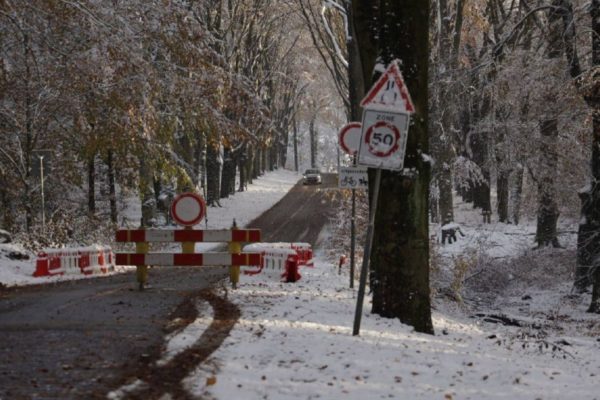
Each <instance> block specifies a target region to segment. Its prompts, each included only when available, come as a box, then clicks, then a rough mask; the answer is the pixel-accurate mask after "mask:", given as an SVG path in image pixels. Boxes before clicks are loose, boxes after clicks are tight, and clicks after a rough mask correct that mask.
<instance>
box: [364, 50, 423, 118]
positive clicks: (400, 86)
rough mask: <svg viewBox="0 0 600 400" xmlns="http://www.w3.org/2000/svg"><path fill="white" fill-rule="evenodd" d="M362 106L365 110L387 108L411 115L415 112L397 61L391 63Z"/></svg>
mask: <svg viewBox="0 0 600 400" xmlns="http://www.w3.org/2000/svg"><path fill="white" fill-rule="evenodd" d="M360 105H361V107H363V108H386V109H393V110H396V111H399V112H406V113H410V114H412V113H414V112H415V106H414V105H413V102H412V99H411V98H410V93H408V89H407V87H406V84H405V83H404V78H403V77H402V72H400V67H399V66H398V61H397V60H394V61H392V62H391V64H390V65H389V67H388V69H387V70H386V71H385V73H384V74H383V75H381V77H379V79H378V80H377V82H375V84H374V85H373V86H372V87H371V89H370V90H369V93H367V95H366V96H365V98H364V99H362V101H361V102H360Z"/></svg>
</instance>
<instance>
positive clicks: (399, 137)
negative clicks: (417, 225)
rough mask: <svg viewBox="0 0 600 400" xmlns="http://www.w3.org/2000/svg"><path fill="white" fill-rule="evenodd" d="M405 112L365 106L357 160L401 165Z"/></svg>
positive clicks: (375, 164)
mask: <svg viewBox="0 0 600 400" xmlns="http://www.w3.org/2000/svg"><path fill="white" fill-rule="evenodd" d="M409 121H410V119H409V114H408V113H404V112H401V113H400V112H393V111H380V110H373V109H368V108H367V109H365V110H364V112H363V121H362V135H361V140H360V147H359V150H358V164H360V165H364V166H368V167H374V168H383V169H392V170H400V169H402V168H403V166H404V154H405V152H406V139H407V137H408V124H409Z"/></svg>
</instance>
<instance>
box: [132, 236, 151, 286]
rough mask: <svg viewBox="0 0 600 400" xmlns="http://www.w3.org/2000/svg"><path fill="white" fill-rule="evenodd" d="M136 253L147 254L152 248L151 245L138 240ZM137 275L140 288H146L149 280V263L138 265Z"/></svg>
mask: <svg viewBox="0 0 600 400" xmlns="http://www.w3.org/2000/svg"><path fill="white" fill-rule="evenodd" d="M135 250H136V253H139V254H147V253H148V251H149V250H150V245H149V244H148V243H146V242H137V243H136V244H135ZM135 276H136V278H137V282H138V287H139V289H140V290H144V288H145V287H146V284H147V282H148V266H147V265H136V267H135Z"/></svg>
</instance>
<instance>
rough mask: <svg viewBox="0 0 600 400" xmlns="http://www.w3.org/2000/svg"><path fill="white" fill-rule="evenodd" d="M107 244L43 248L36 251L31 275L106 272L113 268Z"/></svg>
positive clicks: (111, 254) (110, 252)
mask: <svg viewBox="0 0 600 400" xmlns="http://www.w3.org/2000/svg"><path fill="white" fill-rule="evenodd" d="M114 267H115V265H114V257H113V253H112V249H111V248H110V247H109V246H89V247H78V248H64V249H44V250H43V251H41V252H39V253H38V257H37V260H36V266H35V272H34V273H33V276H35V277H42V276H52V275H64V274H84V275H91V274H94V273H99V272H101V273H107V272H109V271H112V270H114Z"/></svg>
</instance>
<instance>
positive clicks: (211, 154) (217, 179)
mask: <svg viewBox="0 0 600 400" xmlns="http://www.w3.org/2000/svg"><path fill="white" fill-rule="evenodd" d="M219 146H220V141H218V140H213V141H210V142H209V143H207V146H206V204H207V205H209V206H215V205H219V196H220V194H221V164H222V160H221V156H220V149H219Z"/></svg>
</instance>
